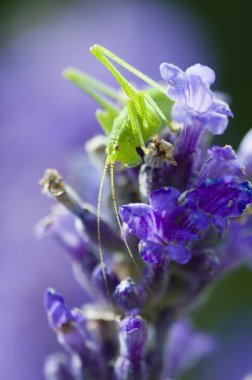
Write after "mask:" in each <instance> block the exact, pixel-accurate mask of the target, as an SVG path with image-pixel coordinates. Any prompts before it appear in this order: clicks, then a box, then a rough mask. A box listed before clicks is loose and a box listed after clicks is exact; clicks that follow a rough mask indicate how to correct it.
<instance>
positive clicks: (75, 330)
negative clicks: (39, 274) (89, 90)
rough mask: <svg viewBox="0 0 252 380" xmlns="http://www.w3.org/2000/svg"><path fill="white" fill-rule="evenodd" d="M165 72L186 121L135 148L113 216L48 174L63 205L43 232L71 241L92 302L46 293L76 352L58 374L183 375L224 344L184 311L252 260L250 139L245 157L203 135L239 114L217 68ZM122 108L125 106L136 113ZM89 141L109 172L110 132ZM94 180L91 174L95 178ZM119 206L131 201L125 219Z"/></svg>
mask: <svg viewBox="0 0 252 380" xmlns="http://www.w3.org/2000/svg"><path fill="white" fill-rule="evenodd" d="M161 74H162V76H163V78H164V79H165V80H166V81H167V82H168V85H169V87H168V96H169V97H170V99H172V100H173V101H174V102H175V104H174V105H173V106H172V109H171V102H170V101H169V107H168V103H167V109H165V111H167V114H168V116H169V117H170V119H171V120H172V121H173V122H175V123H177V122H179V123H182V128H181V129H180V130H178V131H177V133H176V132H174V131H172V132H171V131H168V132H167V130H160V135H159V136H154V137H153V138H151V139H150V141H145V142H144V143H146V145H147V146H146V147H145V146H143V147H142V148H143V149H142V151H141V149H140V150H139V152H138V151H137V150H136V152H137V154H141V158H142V161H143V162H142V164H141V165H140V167H134V168H131V169H128V168H125V167H122V165H112V164H111V173H110V174H112V170H114V177H115V189H114V188H112V197H110V196H108V197H107V198H106V201H107V203H108V204H107V208H106V209H107V212H106V215H105V216H104V217H102V218H100V214H101V210H100V209H99V208H98V209H96V208H95V207H93V206H91V205H89V204H86V203H84V202H83V201H82V199H80V198H79V197H78V195H77V194H76V193H75V192H74V190H73V189H72V187H71V186H69V185H67V184H65V182H64V180H63V178H62V177H61V175H60V174H59V173H58V172H57V171H55V170H52V169H50V170H47V171H46V175H45V177H44V179H43V180H42V181H41V184H42V186H43V188H44V190H46V192H47V193H48V195H50V196H52V197H53V198H54V199H55V200H56V201H57V202H58V203H59V204H60V206H58V207H56V209H54V212H53V214H52V215H51V216H50V217H49V218H46V219H44V220H43V221H42V222H40V223H39V225H38V227H37V232H38V234H39V235H41V236H45V235H46V234H47V235H48V234H49V235H51V236H52V237H54V238H56V239H57V240H58V242H59V243H60V244H61V245H62V246H63V247H64V249H65V250H66V251H67V253H68V256H69V258H70V261H71V263H72V265H73V269H74V273H75V277H76V278H77V280H78V281H79V283H80V284H81V285H82V286H83V285H84V286H83V289H84V291H85V292H86V294H87V293H88V294H89V297H90V298H89V299H87V298H86V297H85V298H84V301H83V305H81V307H80V310H78V311H77V310H76V309H72V308H69V307H68V306H67V305H66V303H65V301H64V298H63V297H62V296H61V295H60V294H58V293H56V292H55V291H54V290H52V289H49V290H48V291H47V293H46V297H45V309H46V313H47V316H48V320H49V324H50V325H51V327H52V329H53V330H54V332H55V333H56V336H57V339H58V342H59V343H60V345H61V346H62V347H63V349H64V350H65V351H66V352H67V353H68V356H67V357H65V356H64V355H63V356H62V355H55V356H52V357H51V358H49V359H48V360H47V362H46V367H45V368H46V371H45V373H46V377H47V380H51V379H55V380H68V379H69V380H84V379H85V380H86V379H88V380H96V379H97V378H102V379H105V380H135V379H137V380H167V379H175V378H176V379H178V376H180V374H181V373H183V372H185V371H186V370H187V369H189V368H191V367H192V366H194V365H196V364H197V362H198V361H199V360H200V359H202V358H203V357H205V356H208V355H209V354H210V353H211V352H212V351H213V350H214V348H215V341H214V339H213V338H212V337H210V336H208V335H207V334H205V333H203V332H198V331H196V329H194V328H193V327H192V325H191V324H190V323H189V322H188V319H186V318H185V319H184V318H183V319H181V316H182V314H186V313H189V312H188V310H191V309H192V308H193V307H194V306H193V305H195V304H196V302H195V301H197V300H198V296H199V295H201V294H203V292H204V290H205V288H207V286H208V285H209V284H210V283H211V282H213V281H214V280H215V279H216V278H217V277H220V276H221V275H222V274H223V273H225V272H227V271H228V270H230V269H231V268H234V267H236V266H238V265H239V264H240V263H244V262H251V261H252V254H251V248H250V247H251V243H252V241H251V240H252V239H251V224H252V217H251V213H250V209H251V204H252V185H251V183H250V182H249V180H248V179H249V178H247V176H246V165H247V162H250V158H251V157H250V152H248V149H247V147H246V146H245V145H246V144H245V143H244V144H243V145H242V146H241V148H240V151H239V154H238V155H236V153H235V152H234V150H233V149H232V147H230V146H224V147H220V146H216V145H211V144H210V140H209V139H207V138H206V134H204V131H205V130H206V129H208V130H209V131H210V132H211V133H212V134H220V133H223V132H224V130H225V128H226V126H227V123H228V116H232V112H231V111H230V109H229V107H228V105H227V104H226V103H225V102H224V101H222V100H218V99H217V98H216V96H215V95H214V93H213V92H212V91H211V90H210V85H211V84H213V82H214V80H215V74H214V72H213V71H212V70H211V69H210V68H208V67H206V66H202V65H199V64H197V65H194V66H192V67H190V68H189V69H187V71H186V72H185V73H184V72H183V71H182V70H180V69H179V68H178V67H176V66H174V65H169V64H162V65H161ZM143 94H144V93H143ZM165 99H166V98H165ZM147 100H148V98H147ZM166 101H167V99H166ZM122 103H123V100H122ZM122 106H123V104H120V105H119V106H118V107H119V108H118V112H119V113H120V112H121V110H123V112H125V110H126V108H125V107H124V108H123V107H122ZM120 107H122V108H120ZM154 108H155V107H154ZM107 116H109V117H110V115H107ZM137 117H138V116H137ZM109 120H110V119H109ZM117 120H118V119H117ZM106 122H108V120H106ZM112 126H114V122H113V123H112ZM109 138H110V136H109ZM246 139H249V141H250V136H248V137H247V138H246ZM99 141H100V145H99ZM122 143H123V142H122ZM88 146H89V148H90V147H92V149H88V151H87V153H88V154H92V159H93V161H94V162H98V166H99V169H100V163H101V161H102V162H103V161H104V160H105V155H104V153H103V152H104V138H102V139H99V138H98V139H97V138H96V139H95V143H94V140H91V141H90V142H89V144H88ZM115 146H116V148H115V149H117V148H118V149H120V147H118V146H117V145H116V144H115ZM140 151H141V152H140ZM101 152H102V153H101ZM110 158H111V157H110V156H108V159H110ZM108 159H107V161H106V162H107V163H106V165H107V164H108ZM105 168H107V166H105ZM103 173H105V172H103ZM249 173H250V171H249ZM90 175H91V177H90V181H92V175H94V176H95V173H94V174H93V173H91V174H90ZM105 176H106V173H105V174H103V179H104V178H105ZM111 177H112V176H111ZM112 179H113V177H112ZM117 187H118V188H117ZM97 190H98V189H97ZM100 190H101V187H100ZM114 190H115V193H114ZM117 190H118V191H117ZM97 193H98V191H97ZM100 193H101V191H100ZM100 193H99V194H100ZM126 193H127V194H126ZM98 198H99V201H98V207H100V205H102V202H100V201H101V199H100V197H98ZM115 198H116V199H115ZM111 201H112V202H113V203H114V205H116V204H118V205H120V206H119V208H118V214H119V217H120V219H121V222H122V226H121V222H120V220H119V219H118V215H117V214H116V217H115V215H114V213H113V207H111ZM55 210H56V211H55ZM97 217H98V220H97ZM116 219H118V220H117V223H116ZM118 225H119V227H120V229H118ZM98 232H99V234H98ZM122 237H123V238H124V239H122ZM123 240H125V241H124V242H125V243H126V244H125V245H124V244H123ZM127 251H128V253H130V255H126V252H127ZM130 256H131V257H130ZM132 258H134V260H132ZM76 358H77V360H76ZM53 376H54V377H53Z"/></svg>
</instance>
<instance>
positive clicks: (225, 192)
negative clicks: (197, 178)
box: [185, 175, 252, 217]
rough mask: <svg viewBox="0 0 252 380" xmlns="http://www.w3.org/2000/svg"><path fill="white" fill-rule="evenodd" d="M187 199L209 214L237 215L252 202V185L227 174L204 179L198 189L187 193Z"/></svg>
mask: <svg viewBox="0 0 252 380" xmlns="http://www.w3.org/2000/svg"><path fill="white" fill-rule="evenodd" d="M185 200H186V202H189V203H194V207H197V208H200V209H202V210H204V211H205V212H207V213H209V214H212V215H217V216H222V217H227V216H229V217H236V216H239V215H241V214H242V213H243V211H244V210H245V208H246V206H247V205H248V204H249V203H251V202H252V187H251V185H250V184H249V182H247V181H244V182H241V183H239V182H236V181H234V180H233V178H232V176H229V175H226V176H224V177H222V178H220V179H208V180H206V181H204V182H203V183H202V184H201V185H200V186H199V187H198V188H197V189H195V190H193V191H191V192H189V193H187V194H186V196H185Z"/></svg>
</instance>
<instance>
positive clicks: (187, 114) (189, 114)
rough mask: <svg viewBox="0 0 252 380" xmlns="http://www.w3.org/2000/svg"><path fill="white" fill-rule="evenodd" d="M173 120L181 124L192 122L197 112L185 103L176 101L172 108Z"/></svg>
mask: <svg viewBox="0 0 252 380" xmlns="http://www.w3.org/2000/svg"><path fill="white" fill-rule="evenodd" d="M171 115H172V120H173V121H175V122H176V123H179V124H191V123H192V122H193V120H194V119H196V118H197V113H196V112H195V111H194V110H193V109H192V108H190V107H189V106H188V105H187V104H184V103H175V104H174V105H173V106H172V110H171Z"/></svg>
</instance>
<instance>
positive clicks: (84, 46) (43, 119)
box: [0, 0, 252, 380]
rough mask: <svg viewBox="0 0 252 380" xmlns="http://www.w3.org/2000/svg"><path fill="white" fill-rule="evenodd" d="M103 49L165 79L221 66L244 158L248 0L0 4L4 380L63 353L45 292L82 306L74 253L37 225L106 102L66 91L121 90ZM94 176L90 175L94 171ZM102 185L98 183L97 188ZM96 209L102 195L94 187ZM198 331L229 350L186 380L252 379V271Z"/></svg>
mask: <svg viewBox="0 0 252 380" xmlns="http://www.w3.org/2000/svg"><path fill="white" fill-rule="evenodd" d="M96 42H98V43H100V44H103V45H105V46H106V47H108V48H109V49H111V50H113V51H115V52H116V53H117V54H118V55H119V56H122V57H123V58H125V59H126V60H127V61H128V62H130V63H131V64H133V65H135V66H136V67H138V68H139V69H141V70H142V71H145V72H146V73H147V74H149V75H150V76H152V77H153V78H155V79H159V69H158V68H159V64H160V63H161V62H162V61H168V62H172V63H175V64H177V65H179V66H181V67H182V68H186V67H188V66H189V65H192V64H194V63H196V62H201V63H204V64H207V65H209V66H211V67H213V68H214V69H215V71H216V73H217V83H216V86H215V88H216V89H218V90H224V91H225V92H227V93H228V94H230V96H231V99H232V110H233V112H234V114H235V119H234V120H232V121H231V122H230V126H229V128H228V131H227V132H226V134H225V136H222V137H221V138H219V139H218V141H217V142H218V143H219V144H231V145H233V146H234V147H235V148H236V147H237V146H238V144H239V141H240V139H241V138H242V136H243V135H244V134H245V133H246V131H247V130H248V129H250V128H251V127H252V116H251V99H252V97H251V88H252V79H251V78H252V76H251V73H250V70H251V67H252V62H251V53H250V50H251V30H250V13H249V10H248V5H247V2H245V0H240V1H239V2H230V1H227V0H222V1H220V0H212V1H200V0H188V1H185V0H184V1H183V0H181V1H179V0H177V1H175V0H174V1H158V0H155V1H154V0H153V1H151V0H145V1H130V0H127V1H119V0H117V1H96V0H92V1H76V0H72V1H66V0H65V1H64V0H44V1H43V2H39V1H32V0H0V190H1V193H0V194H1V196H0V210H1V212H0V220H1V229H0V232H1V239H0V379H3V380H4V379H11V380H28V379H32V380H33V379H36V380H42V379H43V360H44V357H45V355H46V354H48V353H50V352H52V351H54V350H55V349H57V343H56V342H55V337H54V335H53V334H52V332H51V331H50V330H49V328H48V326H47V321H46V317H45V314H44V310H43V302H42V300H43V292H44V289H45V288H46V287H47V286H49V285H50V286H53V287H55V288H57V289H58V290H59V291H61V292H62V293H63V294H64V295H65V296H66V299H67V301H68V303H69V304H72V305H75V304H77V305H78V304H80V303H81V300H82V299H83V297H84V294H83V292H82V290H81V289H80V288H79V287H78V285H77V284H76V283H75V281H74V280H73V275H72V272H71V268H70V266H69V263H68V261H67V259H66V258H65V256H64V253H63V252H62V250H61V249H59V248H58V247H57V245H56V244H55V243H54V242H53V241H51V240H50V239H48V240H44V241H37V240H36V238H35V236H34V225H35V224H36V222H37V221H38V220H39V219H40V218H41V217H43V216H44V215H46V214H47V213H48V210H49V206H50V204H51V202H50V201H49V200H47V199H45V198H44V197H43V196H42V195H41V193H40V189H39V186H38V180H39V178H41V177H42V175H43V171H44V169H45V168H47V167H56V168H58V169H59V170H60V171H61V172H62V173H63V174H65V175H66V176H67V175H69V167H71V165H72V162H74V160H75V157H76V155H80V156H81V155H82V151H83V144H84V142H85V141H86V139H87V138H88V137H91V136H93V135H95V134H96V133H98V132H99V127H98V125H97V123H96V121H95V117H94V111H95V109H96V106H95V104H94V103H93V102H92V101H91V100H89V99H88V98H87V97H86V96H85V95H83V94H81V93H80V92H79V91H78V90H76V89H75V88H73V87H72V86H71V85H70V84H69V83H66V82H65V81H64V80H63V78H62V77H61V75H60V73H61V70H62V69H63V68H64V67H66V66H69V65H71V66H73V65H74V66H77V67H79V68H82V69H84V70H85V71H88V72H90V73H91V74H93V75H97V76H98V77H99V78H101V79H104V80H106V81H107V82H108V83H111V84H112V83H114V82H113V80H112V79H111V77H110V75H109V74H108V73H107V72H106V70H105V69H104V68H102V67H101V65H100V64H99V63H98V62H96V61H95V59H94V58H93V57H92V56H91V55H90V54H89V52H88V48H89V46H90V45H91V44H93V43H96ZM134 80H135V81H136V82H137V79H134ZM84 169H85V170H88V168H84ZM97 180H99V179H97ZM83 188H84V189H85V190H86V191H85V197H86V198H85V199H86V200H90V199H91V196H92V194H91V191H89V189H88V186H85V181H83ZM194 320H195V323H196V324H197V325H198V326H199V327H201V328H203V329H205V330H208V331H210V332H213V333H214V334H215V335H216V336H217V337H218V340H219V347H218V351H217V352H216V354H215V355H213V356H212V357H211V358H209V359H208V360H206V361H204V362H203V363H201V364H200V365H199V366H198V367H197V368H196V369H195V370H193V371H191V372H190V373H189V374H187V376H185V377H184V379H194V380H196V379H198V380H213V379H214V380H226V379H228V380H240V379H242V378H243V376H244V375H245V374H246V373H248V372H250V371H252V322H251V321H252V272H251V271H250V269H249V268H245V267H244V268H241V269H239V270H237V271H236V272H234V273H231V274H229V275H227V276H226V277H225V278H224V279H222V280H221V281H220V282H219V283H218V284H215V286H213V287H212V289H211V290H210V292H209V296H208V299H207V301H206V302H204V303H203V304H202V305H200V306H199V308H198V309H197V311H195V312H194Z"/></svg>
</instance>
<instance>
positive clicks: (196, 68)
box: [186, 63, 215, 86]
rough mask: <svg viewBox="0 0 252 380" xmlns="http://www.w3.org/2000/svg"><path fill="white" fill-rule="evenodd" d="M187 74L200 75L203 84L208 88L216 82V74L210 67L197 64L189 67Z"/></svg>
mask: <svg viewBox="0 0 252 380" xmlns="http://www.w3.org/2000/svg"><path fill="white" fill-rule="evenodd" d="M186 74H188V75H189V74H193V75H198V76H199V77H200V78H201V80H202V82H204V83H205V84H207V85H208V86H209V85H211V84H213V83H214V82H215V72H214V71H213V70H212V69H210V67H208V66H204V65H201V64H200V63H196V65H193V66H191V67H189V68H188V69H187V70H186Z"/></svg>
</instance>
